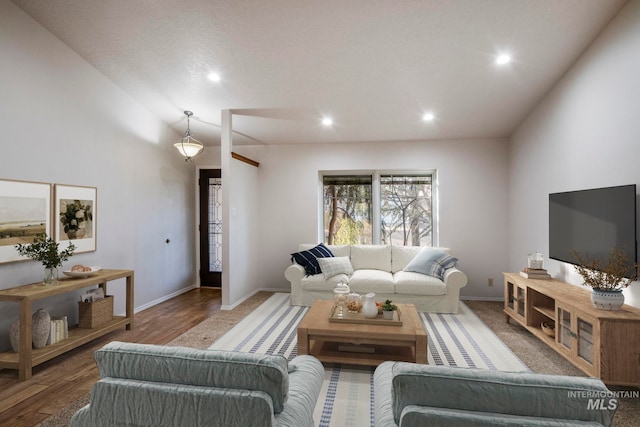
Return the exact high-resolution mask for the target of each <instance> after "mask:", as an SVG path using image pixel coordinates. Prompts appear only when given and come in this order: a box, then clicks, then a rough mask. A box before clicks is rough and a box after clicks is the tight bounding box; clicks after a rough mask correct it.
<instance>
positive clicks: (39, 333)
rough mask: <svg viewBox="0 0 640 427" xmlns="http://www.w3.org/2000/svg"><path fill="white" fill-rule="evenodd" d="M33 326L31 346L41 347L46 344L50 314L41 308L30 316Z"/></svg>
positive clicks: (49, 329)
mask: <svg viewBox="0 0 640 427" xmlns="http://www.w3.org/2000/svg"><path fill="white" fill-rule="evenodd" d="M31 323H32V328H33V337H32V339H33V348H42V347H44V346H45V345H47V340H48V339H49V332H51V316H50V315H49V313H48V312H47V311H46V310H45V309H43V308H41V309H39V310H38V311H36V312H35V313H33V316H31Z"/></svg>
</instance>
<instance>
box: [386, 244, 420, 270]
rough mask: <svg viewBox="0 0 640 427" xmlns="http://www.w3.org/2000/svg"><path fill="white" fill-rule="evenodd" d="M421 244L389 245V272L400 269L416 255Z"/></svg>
mask: <svg viewBox="0 0 640 427" xmlns="http://www.w3.org/2000/svg"><path fill="white" fill-rule="evenodd" d="M420 249H422V247H421V246H391V272H392V273H397V272H398V271H402V269H403V268H405V267H406V266H407V264H409V262H410V261H411V260H412V259H413V258H415V256H416V255H418V252H420Z"/></svg>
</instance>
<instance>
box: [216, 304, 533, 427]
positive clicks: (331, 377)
mask: <svg viewBox="0 0 640 427" xmlns="http://www.w3.org/2000/svg"><path fill="white" fill-rule="evenodd" d="M307 310H308V307H297V306H290V305H289V294H286V293H277V294H274V295H273V296H271V297H270V298H269V299H268V300H267V301H265V302H264V303H263V304H262V305H261V306H260V307H258V308H257V309H256V310H254V311H253V312H252V313H251V314H250V315H249V316H247V317H246V318H244V319H243V320H242V321H241V322H240V323H238V324H237V325H236V326H235V327H234V328H233V329H231V330H230V331H229V332H227V333H226V334H225V335H224V336H222V337H221V338H220V339H218V340H217V341H216V342H215V343H213V344H212V345H211V347H210V348H212V349H219V350H236V351H246V352H250V353H268V354H280V355H282V356H284V357H286V358H287V359H289V360H291V359H293V358H294V357H295V356H296V355H297V345H296V344H297V342H296V327H297V325H298V323H299V322H300V320H302V318H303V317H304V315H305V314H306V312H307ZM420 316H421V318H422V321H423V322H424V324H425V327H426V330H427V336H428V346H429V349H428V357H429V364H435V365H447V366H459V367H473V368H484V369H495V370H501V371H524V370H528V368H527V367H526V366H525V365H524V363H522V362H521V361H520V359H518V358H517V357H516V356H515V355H514V354H513V353H512V352H511V350H509V348H508V347H507V346H506V345H505V344H504V343H503V342H502V341H501V340H500V339H499V338H498V337H497V336H496V335H495V334H494V333H493V332H492V331H491V330H490V329H489V328H488V327H487V326H486V325H485V324H484V323H482V321H481V320H480V319H479V318H478V317H477V316H476V315H475V314H474V313H473V312H472V311H471V310H470V309H469V308H468V307H467V306H466V305H464V303H460V309H459V312H458V314H435V313H420ZM373 371H374V368H367V367H362V368H360V367H355V366H347V365H344V366H342V365H329V364H325V378H324V383H323V384H322V389H321V390H320V397H319V399H318V403H317V404H316V408H315V412H314V420H315V423H316V425H318V426H320V427H332V426H340V427H359V426H373Z"/></svg>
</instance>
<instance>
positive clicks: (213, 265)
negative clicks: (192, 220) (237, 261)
mask: <svg viewBox="0 0 640 427" xmlns="http://www.w3.org/2000/svg"><path fill="white" fill-rule="evenodd" d="M199 178H200V179H199V180H198V183H199V185H200V219H199V220H200V226H199V229H200V286H213V287H217V288H219V287H221V286H222V174H221V171H220V169H201V170H200V177H199Z"/></svg>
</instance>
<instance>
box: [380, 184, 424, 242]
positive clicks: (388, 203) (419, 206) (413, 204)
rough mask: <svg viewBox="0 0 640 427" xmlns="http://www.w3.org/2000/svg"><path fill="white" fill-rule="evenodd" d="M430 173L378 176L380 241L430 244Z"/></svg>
mask: <svg viewBox="0 0 640 427" xmlns="http://www.w3.org/2000/svg"><path fill="white" fill-rule="evenodd" d="M432 217H433V215H432V204H431V176H430V175H427V176H424V175H422V176H397V175H382V176H381V177H380V226H381V233H380V234H381V240H382V243H383V244H392V245H397V246H431V245H432V241H433V238H432V235H433V232H432V231H433V223H432Z"/></svg>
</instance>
